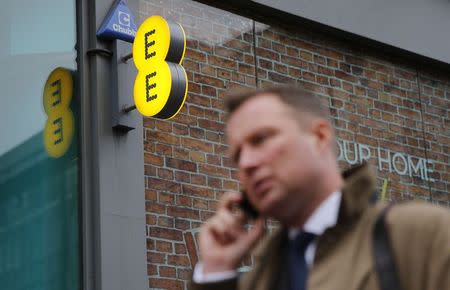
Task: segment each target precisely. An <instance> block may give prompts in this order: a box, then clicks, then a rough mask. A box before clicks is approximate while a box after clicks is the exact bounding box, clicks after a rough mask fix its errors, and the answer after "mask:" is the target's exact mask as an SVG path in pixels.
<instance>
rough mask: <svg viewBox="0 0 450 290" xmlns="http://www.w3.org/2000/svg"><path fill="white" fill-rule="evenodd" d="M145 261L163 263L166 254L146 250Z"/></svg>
mask: <svg viewBox="0 0 450 290" xmlns="http://www.w3.org/2000/svg"><path fill="white" fill-rule="evenodd" d="M147 262H148V263H151V264H163V263H165V262H166V255H164V254H161V253H155V252H147Z"/></svg>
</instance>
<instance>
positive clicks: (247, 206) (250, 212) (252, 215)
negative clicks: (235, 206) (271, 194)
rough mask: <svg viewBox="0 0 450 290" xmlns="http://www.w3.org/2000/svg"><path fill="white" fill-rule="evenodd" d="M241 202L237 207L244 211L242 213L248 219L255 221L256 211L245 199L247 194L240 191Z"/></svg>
mask: <svg viewBox="0 0 450 290" xmlns="http://www.w3.org/2000/svg"><path fill="white" fill-rule="evenodd" d="M242 196H243V198H242V201H241V203H240V204H239V207H240V208H241V209H242V211H244V213H245V214H246V215H247V217H248V218H250V219H256V218H258V216H259V213H258V211H257V210H256V209H255V208H254V207H253V205H252V204H251V203H250V201H249V200H248V197H247V192H246V191H245V190H243V191H242Z"/></svg>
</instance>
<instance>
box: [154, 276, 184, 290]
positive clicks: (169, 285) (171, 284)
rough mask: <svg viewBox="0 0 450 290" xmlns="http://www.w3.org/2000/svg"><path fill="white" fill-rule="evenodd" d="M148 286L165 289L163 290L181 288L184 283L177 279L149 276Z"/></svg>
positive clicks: (178, 289)
mask: <svg viewBox="0 0 450 290" xmlns="http://www.w3.org/2000/svg"><path fill="white" fill-rule="evenodd" d="M148 286H149V287H150V288H152V289H154V288H158V289H165V290H182V289H183V288H184V284H183V282H182V281H179V280H171V279H162V278H149V279H148Z"/></svg>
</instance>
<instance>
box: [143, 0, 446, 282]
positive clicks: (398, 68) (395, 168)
mask: <svg viewBox="0 0 450 290" xmlns="http://www.w3.org/2000/svg"><path fill="white" fill-rule="evenodd" d="M139 12H140V15H139V16H140V17H139V18H140V20H141V21H142V20H143V19H145V18H147V17H148V16H150V15H154V14H158V15H163V16H164V17H166V18H168V19H171V20H174V21H177V22H179V23H181V24H182V25H183V27H184V29H185V32H186V35H187V51H186V57H185V60H184V61H183V66H184V67H185V68H186V71H187V74H188V79H189V93H188V97H187V101H186V104H185V106H184V108H183V109H182V110H181V112H180V114H179V115H177V116H176V117H175V118H174V119H172V120H170V121H162V120H156V119H152V118H144V136H145V140H144V146H145V147H144V148H145V153H144V160H145V169H144V170H145V178H146V188H145V196H146V216H147V229H146V230H147V261H148V264H147V266H148V268H147V269H148V276H149V287H150V288H151V289H185V288H186V283H187V281H188V280H189V278H190V277H191V271H192V267H193V265H195V263H196V261H197V259H198V258H197V251H196V242H195V235H196V233H197V231H198V227H199V226H200V224H201V223H202V222H203V221H205V220H206V219H207V218H208V217H210V216H211V215H212V214H213V212H214V209H215V206H216V203H217V200H218V199H219V198H220V196H221V194H223V192H224V191H226V190H237V189H238V188H239V185H238V182H237V180H236V170H235V169H234V168H233V166H232V163H231V161H230V159H229V158H228V156H227V145H226V143H225V137H224V133H223V131H224V126H225V123H224V117H225V115H224V112H223V101H222V98H223V95H224V93H226V91H227V90H229V89H231V88H234V87H238V86H249V87H254V86H255V85H256V81H257V80H258V86H265V85H267V84H271V83H281V82H282V83H285V82H289V83H296V84H297V85H299V86H302V87H304V88H306V89H307V90H310V91H312V92H314V93H316V94H318V95H319V96H320V97H321V98H322V100H323V102H324V103H325V104H326V105H327V106H328V107H329V108H330V112H331V115H332V117H333V121H334V122H335V125H336V127H337V135H338V138H339V143H340V147H339V146H338V147H339V148H340V149H341V150H340V151H341V152H340V153H341V154H340V156H341V158H340V164H341V166H342V167H347V166H348V165H349V163H351V162H352V161H353V160H358V158H359V159H361V157H362V155H364V156H368V155H370V156H371V158H369V161H370V162H371V163H372V164H373V165H374V166H376V167H379V169H380V170H379V188H380V191H381V190H382V188H383V185H384V186H385V197H386V198H388V199H391V200H394V201H399V200H403V199H413V198H414V199H426V200H430V198H432V201H433V202H435V203H440V204H443V205H446V206H449V205H450V199H449V193H448V192H449V190H450V183H449V180H450V173H449V171H450V170H449V169H450V165H449V160H450V159H449V158H450V150H449V148H450V110H449V108H450V78H449V77H448V76H446V75H444V74H442V73H440V72H439V71H433V70H429V69H427V68H424V67H419V68H418V67H416V66H415V64H414V63H410V62H406V61H405V60H402V59H393V58H391V57H389V56H386V55H383V54H382V53H380V52H378V51H376V50H374V49H369V48H366V47H361V46H358V45H355V44H353V43H350V42H348V41H343V40H339V39H334V38H332V37H330V36H325V35H322V34H318V33H312V32H310V31H306V30H302V29H301V28H299V27H289V26H285V25H279V24H269V23H264V24H263V23H255V31H256V34H255V35H253V32H252V27H253V22H252V20H251V19H248V18H245V17H241V16H237V15H233V14H231V13H229V12H225V11H221V10H218V9H215V8H212V7H208V6H206V5H203V4H199V3H197V2H194V1H186V0H183V1H182V0H165V1H156V0H141V1H140V8H139ZM254 38H255V39H256V43H255V45H256V51H254V50H253V43H254V41H253V40H254ZM255 54H256V63H257V68H258V70H257V78H256V76H255V59H254V57H255ZM419 88H420V90H419ZM360 148H362V149H360ZM360 150H362V151H360ZM344 153H345V154H344ZM358 155H359V156H358ZM378 157H381V164H380V158H378ZM384 159H386V160H387V159H389V160H390V162H388V161H386V160H385V161H383V160H384ZM429 160H431V161H430V162H429V164H428V163H427V162H428V161H429ZM408 162H409V163H408ZM422 162H423V163H422ZM421 164H422V165H423V166H422V165H421ZM411 166H412V168H411ZM421 166H422V167H421ZM424 166H425V167H426V166H428V167H427V168H428V171H427V172H426V173H425V172H424V171H425V169H424V168H425V167H424ZM389 167H391V171H392V172H390V171H389ZM405 169H406V171H405ZM408 170H409V171H410V172H412V174H411V176H410V175H409V172H408ZM398 172H400V173H403V172H405V173H404V174H398ZM424 174H427V175H428V176H426V178H424ZM433 179H434V181H433Z"/></svg>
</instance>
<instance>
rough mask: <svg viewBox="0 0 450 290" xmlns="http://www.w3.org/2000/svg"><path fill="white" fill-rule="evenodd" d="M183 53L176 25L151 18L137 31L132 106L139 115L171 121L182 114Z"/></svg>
mask: <svg viewBox="0 0 450 290" xmlns="http://www.w3.org/2000/svg"><path fill="white" fill-rule="evenodd" d="M185 50H186V35H185V33H184V30H183V28H182V27H181V25H179V24H178V23H174V22H171V21H167V20H165V19H164V18H162V17H161V16H151V17H149V18H147V20H145V21H144V22H143V23H142V25H141V26H140V27H139V29H138V31H137V32H136V37H135V39H134V43H133V60H134V64H135V65H136V68H137V69H138V74H137V77H136V80H135V83H134V102H135V104H136V108H137V110H138V111H139V112H140V113H141V114H142V115H144V116H153V117H156V118H161V119H170V118H172V117H174V116H175V115H176V114H177V113H178V112H179V111H180V110H181V108H182V106H183V104H184V102H185V100H186V95H187V88H188V81H187V76H186V71H185V70H184V68H183V67H182V66H181V65H180V63H181V61H182V60H183V57H184V53H185Z"/></svg>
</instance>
